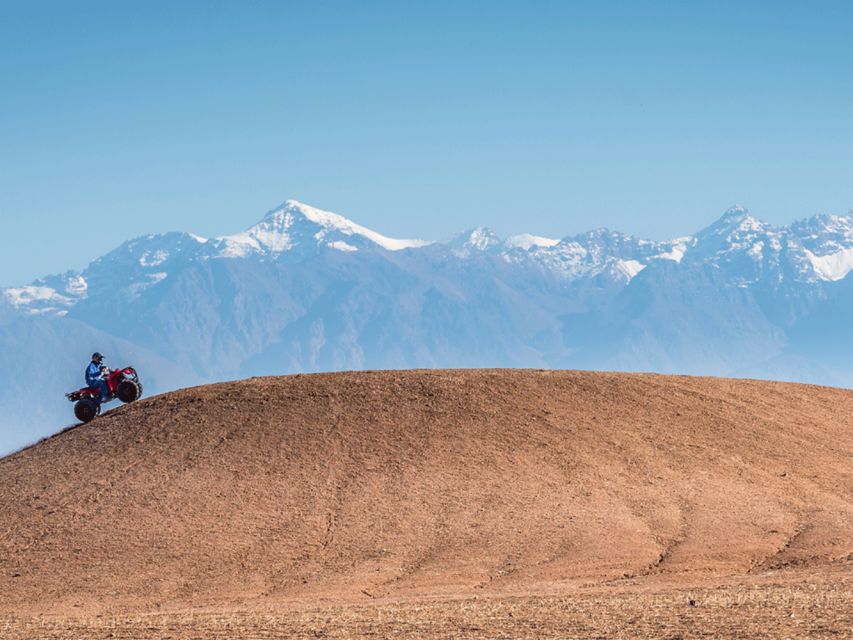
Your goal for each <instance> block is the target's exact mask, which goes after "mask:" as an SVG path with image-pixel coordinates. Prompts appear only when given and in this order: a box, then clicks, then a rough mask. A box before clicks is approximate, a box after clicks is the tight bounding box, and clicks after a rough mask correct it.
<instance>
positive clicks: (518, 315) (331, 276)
mask: <svg viewBox="0 0 853 640" xmlns="http://www.w3.org/2000/svg"><path fill="white" fill-rule="evenodd" d="M851 271H853V212H851V213H850V214H848V215H846V216H843V215H842V216H839V215H833V216H829V215H822V216H814V217H812V218H809V219H807V220H803V221H799V222H796V223H794V224H792V225H790V226H786V227H774V226H772V225H769V224H767V223H765V222H762V221H760V220H758V219H756V218H754V217H753V216H751V215H750V214H749V212H748V211H747V210H746V209H745V208H743V207H733V208H732V209H730V210H728V211H726V212H725V213H724V214H723V216H722V217H721V218H720V219H719V220H717V221H715V222H714V223H713V224H711V225H710V226H708V227H707V228H705V229H703V230H700V231H698V232H697V233H696V234H694V235H692V236H688V237H683V238H677V239H673V240H669V241H655V240H648V239H641V238H636V237H633V236H630V235H626V234H622V233H618V232H615V231H610V230H606V229H598V230H594V231H590V232H587V233H583V234H579V235H574V236H569V237H565V238H562V239H556V238H546V237H542V236H537V235H533V234H530V233H522V234H519V235H515V236H511V237H509V238H506V239H502V238H500V237H499V236H498V235H497V234H495V233H494V232H493V231H491V230H489V229H487V228H485V227H479V228H476V229H471V230H468V231H465V232H462V233H460V234H459V235H457V236H455V237H453V238H451V239H449V240H447V241H438V242H430V241H426V240H402V239H395V238H389V237H387V236H384V235H382V234H380V233H377V232H375V231H372V230H370V229H367V228H365V227H363V226H361V225H358V224H356V223H355V222H352V221H351V220H348V219H347V218H344V217H343V216H340V215H337V214H334V213H330V212H327V211H323V210H320V209H316V208H314V207H310V206H308V205H305V204H302V203H299V202H297V201H294V200H288V201H287V202H285V203H283V204H282V205H280V206H279V207H276V208H275V209H273V210H272V211H270V212H269V213H267V214H266V215H265V216H264V217H263V219H261V220H260V221H259V222H258V223H257V224H255V225H253V226H252V227H250V228H248V229H246V230H245V231H242V232H239V233H236V234H233V235H226V236H221V237H218V238H201V237H199V236H196V235H193V234H191V233H179V232H175V233H165V234H157V235H149V236H144V237H141V238H136V239H133V240H130V241H128V242H126V243H124V244H122V245H121V246H119V247H118V248H116V249H115V250H113V251H111V252H110V253H108V254H106V255H104V256H102V257H101V258H98V259H97V260H95V261H93V262H92V263H91V264H90V265H89V266H88V267H86V268H85V269H84V270H83V271H81V272H79V273H77V272H67V273H64V274H61V275H56V276H48V277H45V278H42V279H39V280H37V281H35V282H33V283H30V284H28V285H24V286H20V287H11V288H7V289H3V290H0V362H5V363H6V364H7V365H8V366H7V367H4V369H3V370H4V371H14V370H15V367H14V363H15V362H16V361H18V360H19V359H25V360H27V361H32V359H33V355H36V356H38V357H41V358H42V359H43V361H42V362H41V364H42V365H43V366H42V367H41V368H40V369H38V373H37V374H36V375H37V377H39V378H40V379H39V380H27V381H24V380H22V379H21V378H20V377H19V376H11V375H10V376H9V377H8V378H9V379H6V380H3V383H4V384H3V385H2V387H0V388H1V389H2V391H0V395H2V398H1V399H2V400H3V402H4V406H5V407H7V408H8V407H13V409H11V410H9V411H7V413H6V416H7V418H6V421H5V422H0V450H3V449H4V448H6V449H8V448H9V447H11V446H14V445H17V444H21V443H23V442H25V441H27V440H30V439H32V438H33V437H34V436H35V435H39V434H44V433H47V432H49V431H51V430H53V429H55V428H57V427H58V426H60V425H61V424H62V422H61V420H63V419H65V418H66V417H67V416H70V415H71V414H70V407H68V406H66V405H65V401H64V399H63V398H62V392H64V391H67V390H69V389H71V388H73V387H75V386H79V384H80V382H79V381H78V378H80V377H81V376H80V372H79V371H77V369H79V368H81V367H82V366H83V365H84V364H85V362H86V359H87V357H88V355H89V354H90V353H91V352H92V351H94V350H96V349H97V350H101V351H107V352H109V353H108V355H109V356H110V358H111V361H112V362H113V363H114V364H116V365H117V364H125V363H126V362H132V363H134V364H138V365H139V368H140V369H141V370H142V371H143V375H144V377H145V379H146V389H147V390H165V389H168V388H173V387H174V386H177V385H181V384H190V383H196V382H202V381H212V380H218V379H223V378H233V377H238V376H245V375H256V374H272V373H287V372H296V371H317V370H324V369H353V368H366V367H369V368H393V367H433V366H436V367H439V366H440V367H454V366H533V367H584V368H610V369H628V370H631V369H644V370H653V371H661V372H682V373H707V374H720V375H748V376H759V377H769V378H785V379H794V380H809V381H815V382H823V383H829V384H842V385H850V384H851V383H853V365H851V364H850V363H849V362H848V360H849V357H848V355H847V354H849V353H850V347H851V346H853V329H851V327H853V275H851ZM60 355H61V357H60ZM78 362H79V366H77V365H74V364H73V363H78ZM143 365H145V366H143ZM75 367H76V368H75ZM33 384H35V385H40V386H41V388H44V389H45V390H46V392H45V395H44V397H45V399H46V401H45V403H43V404H39V405H38V406H39V407H40V413H39V412H36V414H35V415H34V414H33V406H32V404H33V403H32V402H30V401H29V400H22V399H26V398H28V389H30V388H32V387H31V385H33ZM14 407H18V408H17V409H14ZM25 416H30V417H29V418H26V417H25ZM22 424H26V425H28V426H27V428H21V427H20V425H22Z"/></svg>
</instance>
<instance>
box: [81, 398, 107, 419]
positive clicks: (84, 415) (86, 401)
mask: <svg viewBox="0 0 853 640" xmlns="http://www.w3.org/2000/svg"><path fill="white" fill-rule="evenodd" d="M100 412H101V405H100V404H98V403H97V402H95V401H94V400H92V399H91V398H83V399H82V400H78V401H77V403H76V404H75V405H74V415H75V416H77V419H78V420H79V421H80V422H89V421H90V420H94V419H95V418H96V417H97V415H98V414H99V413H100Z"/></svg>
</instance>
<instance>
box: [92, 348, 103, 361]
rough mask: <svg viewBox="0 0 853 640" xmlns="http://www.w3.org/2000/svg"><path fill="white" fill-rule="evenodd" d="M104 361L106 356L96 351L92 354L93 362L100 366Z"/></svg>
mask: <svg viewBox="0 0 853 640" xmlns="http://www.w3.org/2000/svg"><path fill="white" fill-rule="evenodd" d="M103 359H104V356H103V355H101V354H100V353H98V352H97V351H95V353H93V354H92V362H97V363H98V364H100V362H101V361H102V360H103Z"/></svg>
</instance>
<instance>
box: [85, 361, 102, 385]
mask: <svg viewBox="0 0 853 640" xmlns="http://www.w3.org/2000/svg"><path fill="white" fill-rule="evenodd" d="M102 366H103V365H102V364H98V363H97V362H90V363H89V366H88V367H86V384H87V385H89V386H90V387H94V386H97V385H98V381H99V380H102V379H103V377H102V376H101V367H102Z"/></svg>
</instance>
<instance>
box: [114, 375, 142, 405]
mask: <svg viewBox="0 0 853 640" xmlns="http://www.w3.org/2000/svg"><path fill="white" fill-rule="evenodd" d="M141 395H142V385H141V384H139V383H138V382H137V381H136V380H122V381H121V382H120V383H119V385H118V388H116V397H117V398H118V399H119V400H121V401H122V402H124V403H127V402H135V401H136V400H139V397H140V396H141Z"/></svg>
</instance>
